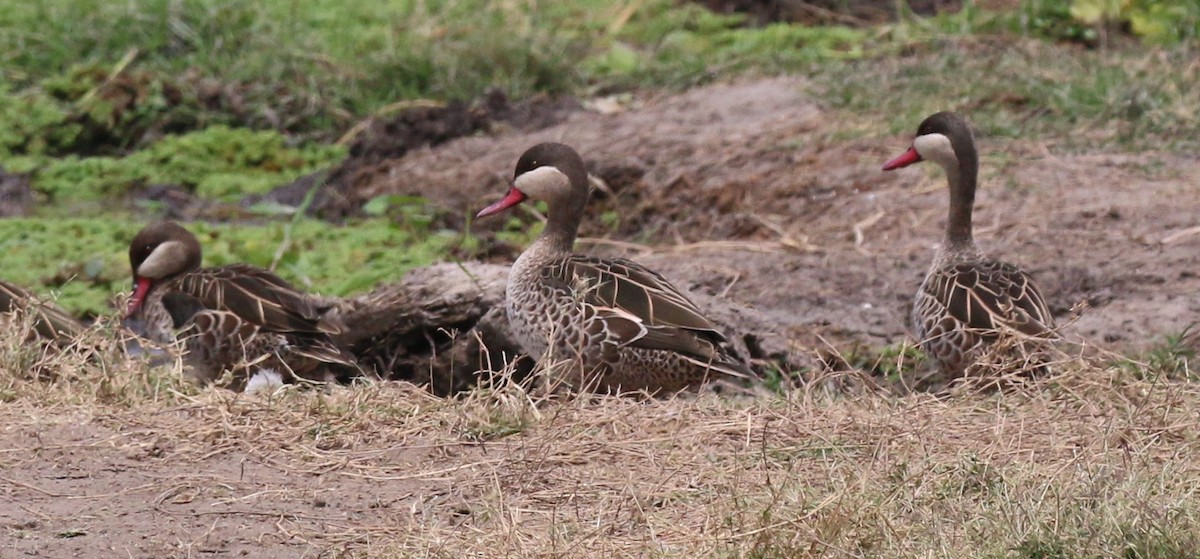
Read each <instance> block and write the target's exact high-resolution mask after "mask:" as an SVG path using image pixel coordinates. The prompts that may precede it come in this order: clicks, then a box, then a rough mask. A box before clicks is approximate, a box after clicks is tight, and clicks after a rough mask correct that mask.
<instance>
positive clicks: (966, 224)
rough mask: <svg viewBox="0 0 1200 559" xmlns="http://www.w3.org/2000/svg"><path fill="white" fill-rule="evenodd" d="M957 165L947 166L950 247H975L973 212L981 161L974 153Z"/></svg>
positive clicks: (961, 158) (948, 238)
mask: <svg viewBox="0 0 1200 559" xmlns="http://www.w3.org/2000/svg"><path fill="white" fill-rule="evenodd" d="M963 155H964V157H960V158H959V160H958V164H957V165H947V166H946V180H947V181H948V182H949V183H950V219H949V220H948V221H947V222H946V241H945V244H946V245H947V246H949V247H973V246H974V245H975V240H974V239H973V238H972V236H971V211H972V210H973V209H974V207H975V185H976V182H977V181H978V177H979V159H978V157H976V155H975V154H974V153H969V154H963Z"/></svg>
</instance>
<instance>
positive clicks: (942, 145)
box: [913, 134, 958, 166]
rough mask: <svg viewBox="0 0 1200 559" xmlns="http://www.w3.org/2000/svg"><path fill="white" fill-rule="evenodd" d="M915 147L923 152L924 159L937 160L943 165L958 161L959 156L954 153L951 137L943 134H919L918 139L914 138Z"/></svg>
mask: <svg viewBox="0 0 1200 559" xmlns="http://www.w3.org/2000/svg"><path fill="white" fill-rule="evenodd" d="M913 148H914V149H916V150H917V153H919V154H921V157H922V158H923V159H928V160H930V161H934V162H937V163H938V164H940V165H942V166H946V165H955V164H957V163H958V157H956V156H955V155H954V147H953V146H951V145H950V138H947V137H946V136H944V135H942V134H923V135H920V136H917V139H915V140H913Z"/></svg>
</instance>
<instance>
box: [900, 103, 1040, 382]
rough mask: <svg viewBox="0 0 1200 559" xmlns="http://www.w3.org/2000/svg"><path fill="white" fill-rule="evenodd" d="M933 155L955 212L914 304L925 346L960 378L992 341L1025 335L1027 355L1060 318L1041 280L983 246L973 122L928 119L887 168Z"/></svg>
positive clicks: (951, 116)
mask: <svg viewBox="0 0 1200 559" xmlns="http://www.w3.org/2000/svg"><path fill="white" fill-rule="evenodd" d="M925 160H929V161H933V162H934V163H937V164H938V165H939V166H941V167H942V168H943V169H945V171H946V179H947V182H948V183H949V186H950V217H949V221H948V222H947V224H946V233H945V236H944V238H943V239H942V243H941V245H939V247H938V249H937V253H936V254H935V255H934V258H933V265H932V266H930V268H929V272H928V274H927V275H926V276H925V281H924V282H922V283H921V287H920V289H918V290H917V297H916V300H915V302H914V304H913V309H912V322H913V329H914V332H915V334H916V336H917V339H918V340H919V341H920V343H921V348H922V349H923V350H924V351H925V353H927V354H928V355H929V356H930V357H932V358H933V359H934V360H935V361H937V363H938V364H939V366H940V367H941V370H942V372H943V373H944V374H946V375H947V376H949V377H958V376H962V375H963V374H965V373H966V372H967V370H968V368H969V367H970V366H971V365H972V364H973V363H974V362H975V361H976V360H977V359H978V357H979V354H980V352H981V351H982V349H983V348H984V347H985V346H986V345H988V344H993V343H996V342H997V341H999V340H1000V339H1001V338H1003V337H1008V338H1010V339H1017V340H1018V343H1017V344H1016V347H1020V348H1022V349H1023V350H1025V351H1026V353H1028V352H1029V351H1032V350H1033V349H1034V348H1037V347H1039V346H1041V345H1043V344H1044V343H1045V342H1046V341H1048V340H1051V339H1054V338H1056V337H1057V334H1056V333H1055V331H1054V329H1055V324H1054V317H1053V316H1052V315H1051V314H1050V310H1049V308H1048V307H1047V306H1046V301H1045V299H1043V298H1042V293H1041V290H1040V289H1038V286H1037V284H1036V283H1034V281H1033V278H1032V277H1030V276H1029V274H1027V273H1025V272H1024V271H1022V270H1021V269H1020V268H1017V267H1016V266H1014V265H1012V264H1007V263H1005V262H1001V261H999V260H995V259H992V258H989V257H988V256H986V255H984V254H983V253H982V252H981V251H980V250H979V247H978V246H977V245H976V244H975V239H974V237H973V236H972V231H971V212H972V209H973V207H974V204H975V186H976V183H977V182H978V176H979V155H978V153H977V152H976V151H975V138H974V135H973V134H972V133H971V127H970V125H968V124H967V121H966V120H965V119H964V118H963V117H962V116H960V115H958V114H957V113H952V112H940V113H936V114H934V115H931V116H929V117H928V118H926V119H925V120H924V121H922V122H921V125H920V126H919V127H917V135H916V138H915V139H914V140H913V143H912V147H910V148H909V149H908V150H907V151H905V152H904V153H903V154H901V155H899V156H898V157H896V158H894V159H892V160H890V161H888V162H887V163H886V164H884V166H883V170H884V171H891V170H893V169H899V168H901V167H907V166H908V165H912V164H914V163H917V162H920V161H925ZM1039 367H1040V365H1039Z"/></svg>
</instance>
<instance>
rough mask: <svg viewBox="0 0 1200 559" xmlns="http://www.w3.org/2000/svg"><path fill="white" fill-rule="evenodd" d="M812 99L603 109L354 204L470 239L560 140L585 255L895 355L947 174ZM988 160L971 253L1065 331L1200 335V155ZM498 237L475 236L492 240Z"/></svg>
mask: <svg viewBox="0 0 1200 559" xmlns="http://www.w3.org/2000/svg"><path fill="white" fill-rule="evenodd" d="M807 85H808V84H807V83H806V82H805V81H804V80H802V79H799V78H772V79H760V80H752V81H744V82H740V83H734V84H720V85H712V86H708V87H703V88H699V89H696V90H692V91H689V92H686V93H683V94H679V95H660V96H655V97H646V98H635V99H631V100H628V99H627V100H626V101H625V103H624V104H621V103H618V102H617V101H615V100H611V99H605V100H601V101H596V102H591V103H588V104H587V105H588V106H589V107H590V109H591V110H586V111H578V112H571V113H568V114H566V115H565V116H561V118H562V119H563V120H562V122H559V123H557V124H551V125H550V126H548V127H543V128H539V129H537V130H533V131H519V130H509V131H508V132H507V133H499V134H489V135H476V136H471V137H464V138H458V139H454V140H450V141H448V142H445V143H443V144H441V145H439V146H436V147H432V148H429V147H427V148H421V149H417V150H414V151H410V152H408V154H407V155H406V156H405V157H403V158H401V159H392V160H383V161H381V162H377V163H376V164H375V166H374V167H373V168H372V169H373V170H372V174H370V175H369V176H366V177H361V178H362V180H360V181H359V182H358V183H357V184H356V188H355V189H354V190H352V191H351V192H350V197H351V198H352V199H354V200H355V203H358V204H361V203H363V202H365V201H367V200H370V199H371V198H373V197H375V196H379V195H384V194H405V195H419V196H424V197H427V198H429V199H430V200H432V201H433V202H434V203H436V204H438V205H439V206H441V207H443V208H445V209H446V210H447V211H448V213H449V214H451V215H457V216H461V218H460V219H461V220H462V221H463V222H464V223H467V222H468V221H469V220H468V219H467V216H470V215H472V214H473V213H474V212H475V211H476V210H477V209H478V208H481V207H483V206H484V205H486V204H487V203H488V202H490V201H491V200H492V199H494V198H496V197H497V196H500V195H501V194H502V193H503V191H504V188H505V183H506V181H507V180H508V178H510V177H511V173H512V170H511V169H512V166H513V164H514V163H515V161H516V159H517V157H518V156H519V155H520V153H521V152H522V151H524V150H525V149H526V148H528V147H529V146H531V145H533V144H535V143H537V142H542V141H559V142H564V143H567V144H570V145H572V146H574V147H576V148H577V149H578V150H579V151H580V152H581V153H582V154H583V156H584V158H585V160H586V161H587V163H588V166H589V169H590V171H591V172H592V173H593V175H595V176H596V177H597V178H598V179H600V181H599V182H600V183H602V184H601V185H600V186H601V188H600V189H599V190H597V191H596V193H595V195H594V196H593V200H592V203H591V204H590V206H589V216H588V218H587V219H586V221H585V223H584V226H583V235H584V237H585V238H583V239H581V242H580V249H581V250H587V251H595V252H601V253H609V254H622V255H625V256H629V257H632V258H634V259H636V260H639V261H641V262H643V263H645V264H648V265H650V266H652V267H654V268H656V269H659V270H661V271H662V272H663V273H665V274H666V275H667V277H668V278H670V279H672V280H673V281H675V282H677V283H679V284H681V285H682V286H684V287H687V288H688V289H691V290H692V291H694V292H697V293H704V294H707V295H713V296H723V297H726V298H728V299H730V300H732V301H734V302H735V303H738V304H741V305H745V306H748V307H753V308H755V309H757V310H759V311H761V312H762V313H766V314H767V315H768V316H769V317H771V318H773V319H774V320H777V321H778V322H779V324H780V325H781V327H783V328H785V329H790V330H791V331H792V333H793V335H794V337H795V339H797V340H802V341H803V342H804V343H803V344H801V345H803V346H805V347H809V348H811V347H812V345H813V343H816V340H817V339H818V338H817V336H819V337H821V338H825V339H827V340H830V341H832V342H851V341H854V342H863V343H870V344H887V343H896V342H899V341H901V340H903V339H904V337H905V332H906V328H907V323H908V319H907V314H908V307H909V302H910V299H911V296H912V294H913V293H914V292H915V290H916V287H917V285H918V284H919V283H920V279H921V276H922V275H923V273H924V272H925V269H926V267H927V266H928V263H929V260H930V258H931V256H932V249H933V247H934V246H935V244H936V243H937V241H938V240H939V239H940V234H941V233H940V232H941V228H942V227H943V225H944V223H945V214H946V212H947V209H946V207H947V194H946V189H945V182H944V177H943V174H942V173H941V171H940V170H937V169H934V168H933V166H932V165H925V166H921V167H915V168H910V169H906V170H902V171H899V172H892V173H883V172H881V171H880V169H879V168H880V165H881V164H882V162H883V161H885V160H887V159H888V158H890V157H891V156H893V155H895V154H898V153H899V152H901V151H903V150H904V149H906V148H907V147H908V143H909V141H910V140H911V138H910V137H909V136H901V137H868V136H865V135H864V133H863V132H862V130H863V129H864V128H866V127H867V126H868V125H869V123H863V122H861V121H859V120H858V119H857V117H856V116H855V115H847V114H840V113H838V112H836V111H832V110H828V109H825V108H823V107H822V106H821V105H820V104H819V103H818V102H817V101H815V100H814V99H813V98H811V97H809V96H808V94H807V93H806V89H807ZM968 116H969V115H968ZM916 124H917V123H915V122H914V123H913V126H914V129H915V126H916ZM847 137H848V138H849V139H846V138H847ZM980 151H981V153H982V163H981V177H980V192H979V194H978V196H977V201H976V213H975V220H976V237H977V239H978V240H979V242H980V244H981V245H982V246H983V248H984V249H985V251H988V252H990V253H991V254H993V255H994V256H996V257H999V258H1001V259H1005V260H1008V261H1011V262H1013V263H1016V264H1018V265H1020V266H1022V267H1025V268H1027V269H1028V270H1029V271H1030V272H1031V273H1032V274H1033V275H1034V277H1035V278H1037V279H1038V281H1039V282H1040V283H1041V284H1042V287H1043V289H1044V291H1045V292H1046V295H1047V297H1048V299H1049V302H1050V304H1051V305H1052V307H1053V310H1054V312H1055V314H1056V315H1057V316H1058V318H1059V319H1060V320H1063V321H1067V322H1071V325H1070V326H1068V329H1067V331H1068V332H1069V333H1074V334H1078V335H1081V336H1085V337H1087V338H1088V339H1090V340H1091V341H1093V342H1096V343H1104V344H1115V347H1118V348H1144V347H1145V346H1146V345H1147V344H1149V343H1152V342H1154V341H1158V340H1159V339H1160V338H1161V337H1162V336H1164V335H1170V334H1177V333H1179V332H1180V331H1182V330H1183V329H1185V328H1186V327H1187V326H1188V325H1190V324H1192V323H1194V322H1196V321H1197V317H1200V297H1197V296H1196V295H1195V294H1196V293H1197V289H1198V288H1200V277H1198V275H1197V272H1196V270H1198V269H1200V266H1198V264H1200V249H1198V247H1200V234H1197V230H1196V227H1197V226H1198V225H1200V220H1198V218H1197V215H1198V214H1200V212H1198V209H1200V166H1198V165H1197V163H1200V158H1198V157H1197V156H1195V155H1186V154H1178V153H1155V152H1143V153H1137V154H1121V153H1113V152H1105V153H1055V145H1054V143H1053V142H1033V141H1021V140H1015V141H1014V140H1010V139H1001V138H986V137H983V138H980ZM525 219H527V220H529V219H532V218H531V217H530V216H528V215H526V216H525ZM504 222H505V220H503V219H494V220H490V221H486V220H485V221H481V222H478V223H471V224H470V227H472V228H473V230H475V231H476V232H480V233H482V234H487V233H488V232H489V231H494V230H495V229H496V228H498V227H501V226H503V225H504ZM634 243H638V244H634ZM501 248H503V245H502V246H501ZM518 250H519V247H508V248H507V249H505V250H497V251H495V252H494V254H495V255H496V258H495V260H496V261H498V262H508V261H511V259H512V258H513V257H514V256H515V254H516V252H517V251H518ZM1073 308H1074V309H1076V310H1077V312H1075V313H1072V312H1071V309H1073Z"/></svg>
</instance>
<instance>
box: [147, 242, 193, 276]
mask: <svg viewBox="0 0 1200 559" xmlns="http://www.w3.org/2000/svg"><path fill="white" fill-rule="evenodd" d="M186 263H187V246H186V245H184V244H183V243H181V242H179V241H167V242H165V243H162V244H160V245H158V246H157V247H154V250H153V251H151V252H150V256H147V257H146V259H145V260H143V261H142V264H141V265H140V266H138V269H137V270H136V272H137V275H139V276H142V277H144V278H151V279H159V278H164V277H166V276H169V275H171V274H174V273H178V272H182V271H183V268H184V266H185V265H186Z"/></svg>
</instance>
